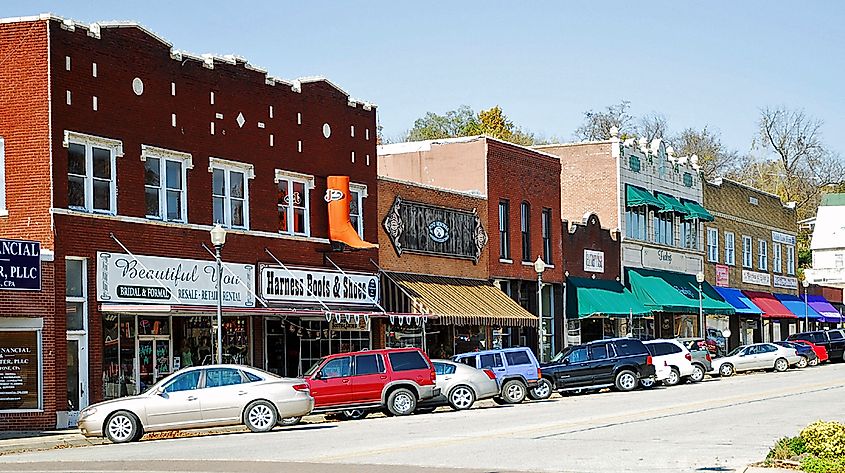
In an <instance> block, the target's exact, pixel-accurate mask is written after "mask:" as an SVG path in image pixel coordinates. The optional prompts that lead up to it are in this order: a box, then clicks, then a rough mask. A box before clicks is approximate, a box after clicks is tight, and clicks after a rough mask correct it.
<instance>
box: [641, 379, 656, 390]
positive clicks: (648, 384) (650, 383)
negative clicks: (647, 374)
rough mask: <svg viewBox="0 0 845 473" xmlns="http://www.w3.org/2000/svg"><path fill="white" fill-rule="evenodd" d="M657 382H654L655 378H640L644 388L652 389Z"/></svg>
mask: <svg viewBox="0 0 845 473" xmlns="http://www.w3.org/2000/svg"><path fill="white" fill-rule="evenodd" d="M655 384H657V383H655V382H654V378H642V379H640V387H642V388H643V389H651V388H653V387H654V385H655Z"/></svg>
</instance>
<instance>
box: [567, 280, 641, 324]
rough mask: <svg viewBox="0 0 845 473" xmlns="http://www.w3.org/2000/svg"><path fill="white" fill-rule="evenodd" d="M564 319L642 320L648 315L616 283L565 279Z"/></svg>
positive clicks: (625, 290) (628, 293)
mask: <svg viewBox="0 0 845 473" xmlns="http://www.w3.org/2000/svg"><path fill="white" fill-rule="evenodd" d="M566 284H567V286H566V288H567V291H566V306H567V307H566V317H567V318H572V319H574V318H579V319H582V318H585V317H592V316H603V317H628V316H629V315H634V316H636V317H642V316H645V315H648V314H649V312H650V311H649V310H648V309H646V308H645V307H643V305H642V304H641V303H640V301H638V300H637V299H636V298H635V297H634V296H633V295H632V294H631V293H630V292H629V291H628V290H627V289H625V288H624V287H623V286H622V284H621V283H619V281H616V280H609V281H608V280H604V279H588V278H567V279H566Z"/></svg>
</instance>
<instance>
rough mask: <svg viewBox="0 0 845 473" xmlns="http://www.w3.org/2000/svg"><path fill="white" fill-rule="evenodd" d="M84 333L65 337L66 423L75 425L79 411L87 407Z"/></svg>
mask: <svg viewBox="0 0 845 473" xmlns="http://www.w3.org/2000/svg"><path fill="white" fill-rule="evenodd" d="M86 340H87V337H86V336H85V335H68V337H67V410H68V424H69V425H71V426H73V425H76V422H77V419H78V418H79V411H81V410H82V409H85V408H86V407H88V353H87V350H86V348H87V343H86Z"/></svg>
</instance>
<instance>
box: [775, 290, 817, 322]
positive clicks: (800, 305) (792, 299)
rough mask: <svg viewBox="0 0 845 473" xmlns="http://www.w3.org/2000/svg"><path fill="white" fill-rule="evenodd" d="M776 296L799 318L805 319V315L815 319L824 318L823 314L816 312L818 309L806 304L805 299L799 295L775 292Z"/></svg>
mask: <svg viewBox="0 0 845 473" xmlns="http://www.w3.org/2000/svg"><path fill="white" fill-rule="evenodd" d="M774 296H775V297H776V298H777V300H779V301H780V303H781V304H783V305H784V306H785V307H786V308H787V309H789V311H790V312H792V313H793V314H795V316H796V317H798V318H799V319H803V318H804V316H805V315H806V316H807V318H808V319H813V320H818V319H820V318H822V315H821V314H819V313H818V312H816V309H813V308H812V307H811V306H810V305H809V304H805V303H804V299H802V298H800V297H798V296H795V295H792V294H775V295H774Z"/></svg>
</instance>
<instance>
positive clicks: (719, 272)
mask: <svg viewBox="0 0 845 473" xmlns="http://www.w3.org/2000/svg"><path fill="white" fill-rule="evenodd" d="M716 285H717V286H719V287H728V286H730V285H731V281H730V269H729V268H728V267H727V266H725V265H724V264H717V265H716Z"/></svg>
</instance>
